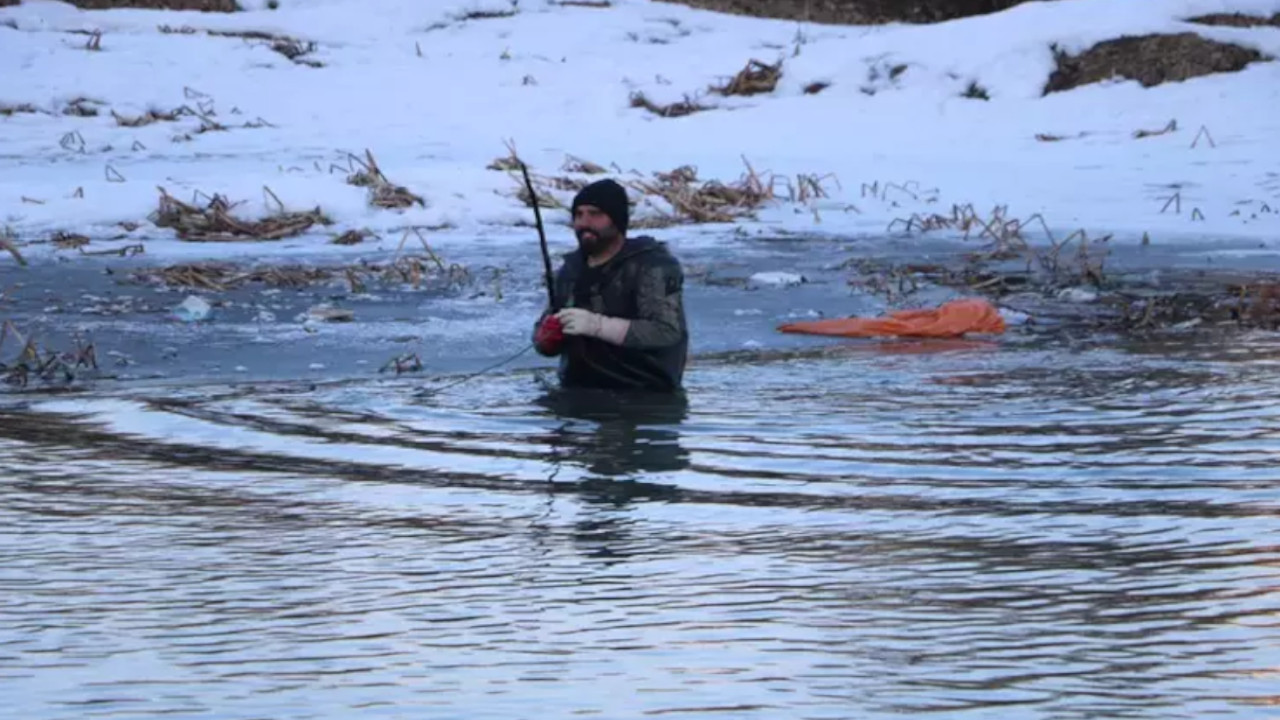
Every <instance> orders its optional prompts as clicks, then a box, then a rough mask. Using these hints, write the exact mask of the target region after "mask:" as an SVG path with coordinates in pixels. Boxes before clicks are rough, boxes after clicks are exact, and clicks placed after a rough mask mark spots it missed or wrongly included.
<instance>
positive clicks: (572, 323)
mask: <svg viewBox="0 0 1280 720" xmlns="http://www.w3.org/2000/svg"><path fill="white" fill-rule="evenodd" d="M555 317H556V318H557V319H559V320H560V324H561V325H563V326H564V333H565V334H566V335H585V336H587V337H594V338H599V339H601V340H604V341H605V342H608V343H612V344H614V345H621V344H622V341H623V339H624V338H626V337H627V330H629V329H630V328H631V321H630V320H627V319H625V318H615V317H608V316H606V315H600V314H597V313H593V312H591V311H590V310H584V309H582V308H565V309H563V310H561V311H560V312H558V313H556V314H555Z"/></svg>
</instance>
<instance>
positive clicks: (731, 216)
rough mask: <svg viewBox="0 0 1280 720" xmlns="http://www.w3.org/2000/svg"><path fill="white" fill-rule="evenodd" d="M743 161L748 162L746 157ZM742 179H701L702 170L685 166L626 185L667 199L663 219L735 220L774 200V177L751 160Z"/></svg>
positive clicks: (666, 220) (704, 221)
mask: <svg viewBox="0 0 1280 720" xmlns="http://www.w3.org/2000/svg"><path fill="white" fill-rule="evenodd" d="M743 162H746V161H745V159H744V161H743ZM746 165H747V172H746V173H745V174H744V175H743V176H741V177H740V178H739V179H738V180H736V181H734V182H730V183H723V182H720V181H719V180H707V181H701V182H700V181H699V180H698V171H697V170H696V169H695V168H693V167H692V166H689V165H682V166H680V167H678V168H676V169H674V170H672V171H670V172H665V173H664V172H655V173H654V174H653V179H652V180H630V181H628V182H627V183H626V184H627V185H628V186H630V187H631V188H633V189H635V190H637V191H638V192H640V193H642V194H643V195H648V196H652V197H656V198H660V199H662V200H664V201H665V202H666V203H667V205H669V206H670V208H671V211H670V212H663V211H659V214H660V215H661V216H662V217H661V219H660V221H659V222H669V223H676V222H693V223H707V222H732V221H733V220H735V219H737V218H740V217H750V216H752V215H753V214H754V212H755V211H756V210H757V209H759V208H760V207H761V206H763V205H765V204H766V203H769V202H771V201H773V200H774V199H775V198H776V197H777V196H776V195H775V194H774V190H773V187H774V177H773V176H770V177H769V180H768V181H766V180H764V179H763V178H761V176H760V175H759V174H757V173H756V171H755V169H754V168H752V167H751V164H750V163H746Z"/></svg>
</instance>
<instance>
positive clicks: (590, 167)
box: [514, 155, 609, 175]
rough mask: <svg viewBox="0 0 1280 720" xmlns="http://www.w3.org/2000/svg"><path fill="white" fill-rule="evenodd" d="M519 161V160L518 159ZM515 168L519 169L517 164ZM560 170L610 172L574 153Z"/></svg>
mask: <svg viewBox="0 0 1280 720" xmlns="http://www.w3.org/2000/svg"><path fill="white" fill-rule="evenodd" d="M517 162H519V161H518V160H517ZM514 169H519V167H518V166H517V167H516V168H514ZM560 170H561V171H563V172H570V173H581V174H583V175H601V174H604V173H607V172H609V171H608V170H606V169H605V168H604V167H603V166H601V165H597V164H595V163H593V162H591V161H590V160H583V159H582V158H576V157H574V156H572V155H570V156H568V157H567V158H565V161H564V164H563V165H561V166H560Z"/></svg>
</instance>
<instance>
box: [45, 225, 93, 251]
mask: <svg viewBox="0 0 1280 720" xmlns="http://www.w3.org/2000/svg"><path fill="white" fill-rule="evenodd" d="M49 242H51V243H53V245H54V247H56V248H58V249H59V250H74V249H77V248H82V247H84V246H85V245H88V244H89V238H88V236H85V235H80V234H78V233H69V232H65V231H62V230H59V231H57V232H55V233H54V234H53V236H52V237H50V238H49Z"/></svg>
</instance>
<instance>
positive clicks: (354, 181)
mask: <svg viewBox="0 0 1280 720" xmlns="http://www.w3.org/2000/svg"><path fill="white" fill-rule="evenodd" d="M364 154H365V158H366V159H365V160H361V159H360V158H358V157H356V156H355V155H350V154H348V157H349V163H348V164H349V166H350V167H351V169H353V170H354V168H355V166H356V165H359V166H360V167H361V168H363V169H362V170H360V171H359V172H353V173H352V174H351V175H348V176H347V183H348V184H350V185H355V186H356V187H365V188H369V204H371V205H374V206H376V207H381V208H388V209H399V208H407V207H409V206H411V205H414V204H417V205H419V206H421V207H424V208H425V207H426V206H427V203H426V201H425V200H423V199H422V198H421V197H420V196H418V195H415V194H413V193H412V192H410V191H409V189H408V188H405V187H403V186H401V185H396V184H394V183H392V182H391V181H390V180H388V179H387V176H386V175H384V174H383V172H382V169H381V168H379V167H378V161H377V160H375V159H374V157H373V153H372V152H371V151H369V150H367V149H366V150H365V151H364Z"/></svg>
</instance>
